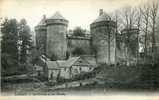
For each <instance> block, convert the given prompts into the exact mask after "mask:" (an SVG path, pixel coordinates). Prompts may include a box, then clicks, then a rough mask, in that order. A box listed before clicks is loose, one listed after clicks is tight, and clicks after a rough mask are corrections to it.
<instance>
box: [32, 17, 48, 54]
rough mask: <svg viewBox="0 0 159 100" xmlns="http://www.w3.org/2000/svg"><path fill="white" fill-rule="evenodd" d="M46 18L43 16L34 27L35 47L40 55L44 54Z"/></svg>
mask: <svg viewBox="0 0 159 100" xmlns="http://www.w3.org/2000/svg"><path fill="white" fill-rule="evenodd" d="M45 22H46V16H45V15H43V19H42V20H41V21H40V22H39V24H38V25H37V26H35V33H36V47H37V49H38V50H39V52H40V54H45V53H46V23H45Z"/></svg>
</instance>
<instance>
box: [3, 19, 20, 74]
mask: <svg viewBox="0 0 159 100" xmlns="http://www.w3.org/2000/svg"><path fill="white" fill-rule="evenodd" d="M1 26H2V28H1V32H2V42H1V43H2V46H1V48H2V52H1V53H2V72H3V73H2V74H5V72H8V73H9V72H12V73H14V72H16V71H17V68H18V44H17V43H18V34H17V33H18V22H17V20H16V19H10V20H8V19H5V21H4V22H3V23H2V25H1Z"/></svg>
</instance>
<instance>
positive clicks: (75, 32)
mask: <svg viewBox="0 0 159 100" xmlns="http://www.w3.org/2000/svg"><path fill="white" fill-rule="evenodd" d="M73 35H74V36H85V32H84V30H83V29H82V28H81V27H76V28H75V29H74V30H73Z"/></svg>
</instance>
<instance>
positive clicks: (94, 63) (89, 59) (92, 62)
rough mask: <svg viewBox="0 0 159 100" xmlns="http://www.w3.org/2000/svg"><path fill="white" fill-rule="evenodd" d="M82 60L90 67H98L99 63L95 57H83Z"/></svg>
mask: <svg viewBox="0 0 159 100" xmlns="http://www.w3.org/2000/svg"><path fill="white" fill-rule="evenodd" d="M81 58H82V59H84V60H86V61H87V62H88V63H89V64H90V65H92V66H94V67H97V62H96V59H95V56H94V55H83V56H81Z"/></svg>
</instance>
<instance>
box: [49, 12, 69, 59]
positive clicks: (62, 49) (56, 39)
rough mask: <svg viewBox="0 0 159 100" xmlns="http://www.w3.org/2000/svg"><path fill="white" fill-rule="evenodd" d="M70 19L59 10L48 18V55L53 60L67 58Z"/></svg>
mask: <svg viewBox="0 0 159 100" xmlns="http://www.w3.org/2000/svg"><path fill="white" fill-rule="evenodd" d="M67 26H68V20H66V19H65V18H64V17H63V16H61V14H60V13H59V12H56V13H55V14H54V15H53V16H52V17H50V18H48V19H47V20H46V27H47V45H46V55H47V56H48V57H49V58H51V59H52V60H63V59H65V58H66V51H67V43H66V32H67Z"/></svg>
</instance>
